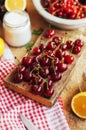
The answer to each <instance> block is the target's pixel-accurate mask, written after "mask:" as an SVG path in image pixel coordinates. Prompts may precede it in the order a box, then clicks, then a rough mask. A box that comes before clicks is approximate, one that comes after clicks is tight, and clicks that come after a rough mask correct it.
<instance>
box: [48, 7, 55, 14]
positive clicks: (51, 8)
mask: <svg viewBox="0 0 86 130" xmlns="http://www.w3.org/2000/svg"><path fill="white" fill-rule="evenodd" d="M55 10H56V7H55V6H50V8H49V12H50V13H51V14H53V12H55Z"/></svg>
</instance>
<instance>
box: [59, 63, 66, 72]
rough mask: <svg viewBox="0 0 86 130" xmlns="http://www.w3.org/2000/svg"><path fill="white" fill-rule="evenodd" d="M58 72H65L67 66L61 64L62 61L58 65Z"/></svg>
mask: <svg viewBox="0 0 86 130" xmlns="http://www.w3.org/2000/svg"><path fill="white" fill-rule="evenodd" d="M58 70H59V71H60V72H64V71H66V70H67V65H66V64H65V63H63V62H62V61H61V62H59V63H58Z"/></svg>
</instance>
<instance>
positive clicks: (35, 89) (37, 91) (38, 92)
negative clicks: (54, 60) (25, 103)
mask: <svg viewBox="0 0 86 130" xmlns="http://www.w3.org/2000/svg"><path fill="white" fill-rule="evenodd" d="M31 92H32V93H33V94H36V95H42V93H43V87H42V86H41V85H32V86H31Z"/></svg>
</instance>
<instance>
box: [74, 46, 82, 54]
mask: <svg viewBox="0 0 86 130" xmlns="http://www.w3.org/2000/svg"><path fill="white" fill-rule="evenodd" d="M80 51H81V47H80V46H74V47H73V50H72V53H73V54H78V53H80Z"/></svg>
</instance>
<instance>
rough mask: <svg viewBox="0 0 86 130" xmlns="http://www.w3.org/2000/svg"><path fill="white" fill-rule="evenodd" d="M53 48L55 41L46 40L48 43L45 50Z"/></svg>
mask: <svg viewBox="0 0 86 130" xmlns="http://www.w3.org/2000/svg"><path fill="white" fill-rule="evenodd" d="M55 48H56V44H55V42H53V41H50V42H48V44H47V46H46V49H47V50H52V51H53V50H54V49H55Z"/></svg>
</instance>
